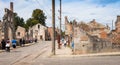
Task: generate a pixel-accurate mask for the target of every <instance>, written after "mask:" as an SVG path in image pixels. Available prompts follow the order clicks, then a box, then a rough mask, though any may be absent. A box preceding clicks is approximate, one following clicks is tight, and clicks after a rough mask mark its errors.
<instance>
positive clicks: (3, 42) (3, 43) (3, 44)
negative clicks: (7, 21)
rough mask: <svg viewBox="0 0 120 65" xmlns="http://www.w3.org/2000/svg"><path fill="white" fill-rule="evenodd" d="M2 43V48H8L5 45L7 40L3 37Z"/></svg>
mask: <svg viewBox="0 0 120 65" xmlns="http://www.w3.org/2000/svg"><path fill="white" fill-rule="evenodd" d="M1 44H2V50H4V49H5V48H6V47H5V45H6V42H5V40H4V39H2V41H1Z"/></svg>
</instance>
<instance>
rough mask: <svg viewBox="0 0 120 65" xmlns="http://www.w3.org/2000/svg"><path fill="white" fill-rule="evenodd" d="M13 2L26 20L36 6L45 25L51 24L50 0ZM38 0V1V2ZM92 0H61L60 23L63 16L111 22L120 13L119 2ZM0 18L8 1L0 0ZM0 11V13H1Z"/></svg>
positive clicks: (57, 22) (14, 0)
mask: <svg viewBox="0 0 120 65" xmlns="http://www.w3.org/2000/svg"><path fill="white" fill-rule="evenodd" d="M11 1H13V2H14V11H15V12H17V13H18V15H19V16H20V17H23V18H24V19H25V20H27V19H28V18H29V17H31V14H32V11H33V10H34V9H36V8H40V9H42V10H43V11H44V12H45V14H46V16H47V18H48V19H47V20H46V24H47V26H52V22H51V21H52V18H51V17H52V13H51V12H52V11H51V6H52V5H51V3H52V2H51V0H11ZM38 1H39V2H38ZM91 1H92V0H80V1H78V0H75V1H72V2H62V24H64V16H68V17H69V18H68V19H69V20H73V19H76V20H77V21H78V22H79V21H85V22H89V21H91V20H92V19H96V21H98V22H100V23H103V24H109V25H110V24H111V21H112V20H114V21H115V20H116V17H117V15H119V14H120V8H119V6H120V2H115V3H110V4H106V5H105V6H101V4H97V3H95V2H92V3H91ZM0 4H1V5H2V6H0V19H2V17H3V13H4V11H3V9H4V8H5V7H7V8H9V1H8V2H4V1H0ZM58 10H59V1H57V2H56V26H59V20H58V16H59V12H58ZM1 13H2V14H1Z"/></svg>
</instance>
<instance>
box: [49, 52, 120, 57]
mask: <svg viewBox="0 0 120 65" xmlns="http://www.w3.org/2000/svg"><path fill="white" fill-rule="evenodd" d="M95 56H120V52H111V53H95V54H81V55H72V54H71V55H53V56H51V57H53V58H54V57H95Z"/></svg>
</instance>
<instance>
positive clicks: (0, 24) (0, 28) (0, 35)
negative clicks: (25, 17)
mask: <svg viewBox="0 0 120 65" xmlns="http://www.w3.org/2000/svg"><path fill="white" fill-rule="evenodd" d="M3 38H4V33H3V27H2V22H1V21H0V41H1V40H2V39H3Z"/></svg>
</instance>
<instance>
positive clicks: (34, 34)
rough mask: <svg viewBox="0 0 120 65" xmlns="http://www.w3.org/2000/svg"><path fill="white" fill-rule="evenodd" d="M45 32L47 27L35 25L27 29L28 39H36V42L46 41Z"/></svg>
mask: <svg viewBox="0 0 120 65" xmlns="http://www.w3.org/2000/svg"><path fill="white" fill-rule="evenodd" d="M46 30H47V27H46V26H43V25H41V24H39V23H38V24H36V25H34V26H32V27H30V28H29V31H28V34H29V39H36V38H37V39H38V40H46V38H45V37H46Z"/></svg>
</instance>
